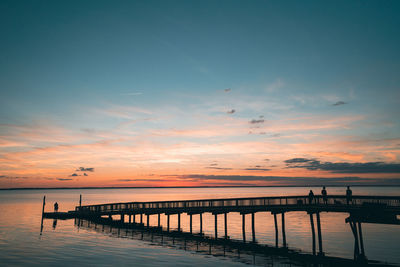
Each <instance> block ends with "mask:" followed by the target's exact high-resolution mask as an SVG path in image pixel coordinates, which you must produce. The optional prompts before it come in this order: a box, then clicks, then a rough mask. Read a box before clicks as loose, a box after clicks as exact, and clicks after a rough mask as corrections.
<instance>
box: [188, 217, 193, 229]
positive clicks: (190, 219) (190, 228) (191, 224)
mask: <svg viewBox="0 0 400 267" xmlns="http://www.w3.org/2000/svg"><path fill="white" fill-rule="evenodd" d="M189 217H190V233H192V217H193V215H192V214H189Z"/></svg>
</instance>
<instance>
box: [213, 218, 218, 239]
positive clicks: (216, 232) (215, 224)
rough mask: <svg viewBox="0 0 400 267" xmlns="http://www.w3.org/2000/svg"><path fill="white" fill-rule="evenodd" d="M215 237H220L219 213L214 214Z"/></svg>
mask: <svg viewBox="0 0 400 267" xmlns="http://www.w3.org/2000/svg"><path fill="white" fill-rule="evenodd" d="M214 228H215V239H217V238H218V214H214Z"/></svg>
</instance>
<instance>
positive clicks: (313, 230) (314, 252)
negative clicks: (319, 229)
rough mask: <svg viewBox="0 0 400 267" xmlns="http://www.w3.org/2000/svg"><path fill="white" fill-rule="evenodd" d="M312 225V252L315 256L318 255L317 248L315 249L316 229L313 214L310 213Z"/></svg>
mask: <svg viewBox="0 0 400 267" xmlns="http://www.w3.org/2000/svg"><path fill="white" fill-rule="evenodd" d="M310 225H311V234H312V251H313V255H316V248H315V227H314V217H313V214H312V213H310Z"/></svg>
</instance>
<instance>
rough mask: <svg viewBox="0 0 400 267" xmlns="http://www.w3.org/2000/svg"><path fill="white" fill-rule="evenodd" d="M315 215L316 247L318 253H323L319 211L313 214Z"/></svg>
mask: <svg viewBox="0 0 400 267" xmlns="http://www.w3.org/2000/svg"><path fill="white" fill-rule="evenodd" d="M315 215H316V216H317V230H318V248H319V252H318V254H319V255H324V252H323V250H322V234H321V220H320V217H319V212H317V213H316V214H315Z"/></svg>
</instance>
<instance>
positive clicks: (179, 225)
mask: <svg viewBox="0 0 400 267" xmlns="http://www.w3.org/2000/svg"><path fill="white" fill-rule="evenodd" d="M180 231H181V214H180V213H178V232H180Z"/></svg>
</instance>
